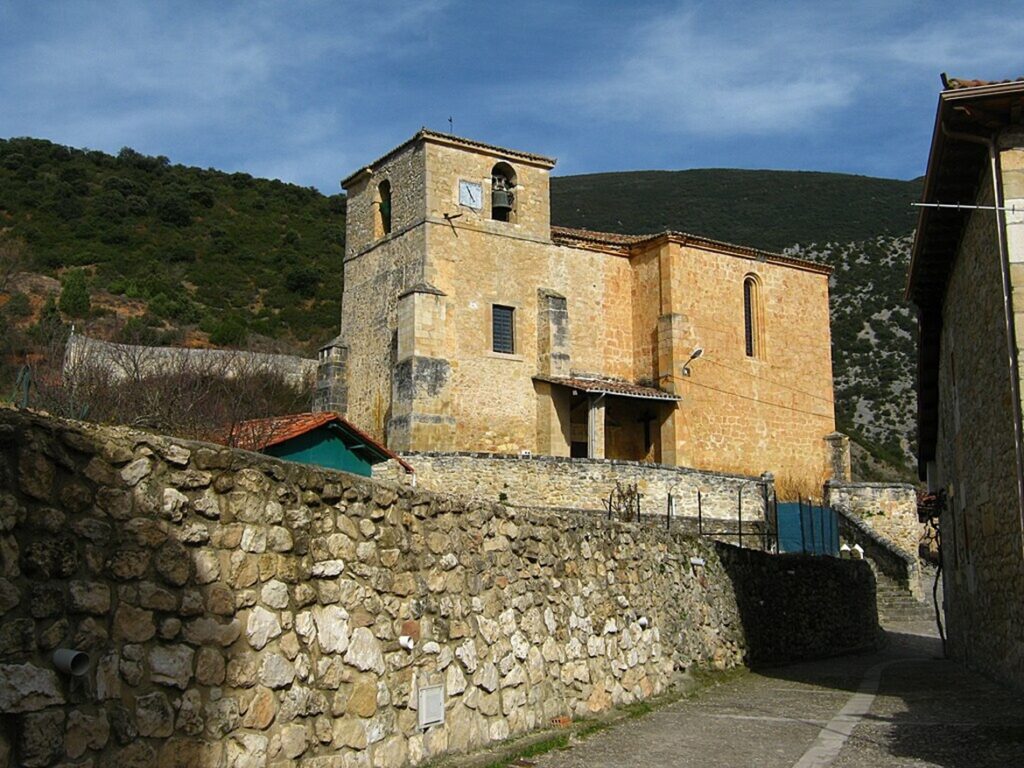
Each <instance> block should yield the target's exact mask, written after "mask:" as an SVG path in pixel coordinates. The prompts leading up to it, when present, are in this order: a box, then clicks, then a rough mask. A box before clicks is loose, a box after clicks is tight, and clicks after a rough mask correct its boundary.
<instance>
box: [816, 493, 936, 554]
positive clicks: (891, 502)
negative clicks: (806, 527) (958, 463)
mask: <svg viewBox="0 0 1024 768" xmlns="http://www.w3.org/2000/svg"><path fill="white" fill-rule="evenodd" d="M825 494H826V503H827V504H828V505H829V506H830V507H832V508H833V509H836V510H838V511H841V512H845V513H846V514H847V515H850V516H851V517H855V518H857V519H858V520H861V521H862V522H863V523H864V524H865V525H866V526H867V527H868V528H870V529H871V530H873V531H874V532H875V533H877V534H878V535H879V536H881V537H882V538H883V539H887V540H888V541H890V542H892V544H893V545H894V546H895V547H896V548H897V549H899V550H900V552H902V553H904V554H906V555H908V556H909V557H912V558H914V559H915V560H916V559H917V557H918V550H919V548H920V544H921V540H922V538H923V537H924V535H925V524H924V523H922V522H921V521H920V520H919V519H918V517H917V491H916V490H915V488H914V486H913V485H910V484H909V483H841V482H836V481H834V480H833V481H830V482H828V483H826V486H825Z"/></svg>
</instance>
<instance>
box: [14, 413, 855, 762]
mask: <svg viewBox="0 0 1024 768" xmlns="http://www.w3.org/2000/svg"><path fill="white" fill-rule="evenodd" d="M732 552H733V550H732V548H722V547H721V546H720V545H715V544H711V543H707V542H698V541H695V540H693V539H690V538H687V537H685V536H682V535H677V534H674V533H666V532H663V531H661V530H659V529H657V528H655V527H653V526H642V525H636V524H623V523H609V522H605V521H602V520H599V519H595V517H594V516H592V515H591V516H588V515H578V516H571V515H567V516H560V515H552V514H545V513H540V512H527V511H525V510H517V509H513V508H508V507H505V506H502V505H498V504H492V503H482V502H476V501H467V500H460V499H458V498H456V497H450V496H438V495H434V494H430V493H425V492H423V491H420V490H416V489H412V488H408V487H399V486H396V485H391V484H386V483H380V482H373V481H369V480H366V479H363V478H357V477H355V476H351V475H346V474H343V473H335V472H329V471H319V470H316V469H314V468H310V467H307V466H304V465H299V464H292V463H287V462H282V461H278V460H274V459H269V458H266V457H262V456H257V455H255V454H249V453H245V452H242V451H233V450H230V449H226V448H221V447H218V446H211V445H205V444H200V443H189V442H183V441H176V440H169V439H166V438H161V437H156V436H152V435H148V434H144V433H139V432H131V431H128V430H122V429H110V428H105V429H101V428H95V427H85V426H83V425H80V424H75V423H71V422H61V421H56V420H53V419H49V418H46V417H43V416H39V415H34V414H27V413H25V412H20V411H14V410H10V409H2V410H0V768H7V767H8V766H14V765H18V766H27V767H28V768H34V767H38V766H51V765H56V764H58V763H59V764H61V765H62V766H67V765H82V766H86V765H88V766H119V767H120V768H135V767H138V768H142V766H153V765H159V766H182V767H184V766H189V767H190V768H204V767H211V768H212V767H217V768H221V767H224V768H228V767H230V768H257V767H260V768H262V767H263V766H300V768H336V767H337V768H347V767H348V766H360V767H362V766H382V767H385V768H387V767H389V766H401V765H406V764H418V763H421V762H423V761H425V760H428V759H430V758H433V757H435V756H437V755H440V754H442V753H445V752H453V751H455V752H458V751H465V750H469V749H472V748H475V747H480V746H484V745H486V744H488V743H491V742H494V741H499V740H502V739H504V738H506V737H508V736H510V735H513V734H518V733H522V732H525V731H528V730H530V729H533V728H536V727H539V726H542V725H546V724H547V723H548V722H549V720H550V718H553V717H556V716H561V715H573V716H577V715H586V714H589V713H594V712H598V711H601V710H603V709H606V708H608V707H610V706H612V705H615V704H623V703H628V702H632V701H636V700H639V699H642V698H644V697H647V696H649V695H652V694H655V693H658V692H659V691H662V690H664V689H665V688H666V687H667V686H668V685H670V684H671V682H672V680H673V678H674V676H675V675H676V674H678V673H680V672H681V671H683V670H685V669H687V668H689V667H691V666H693V665H712V666H715V667H719V668H726V667H730V666H733V665H736V664H739V663H741V662H742V661H743V659H744V657H745V656H747V657H749V658H753V659H759V658H761V656H763V655H764V654H763V653H761V651H759V650H758V648H757V647H752V646H751V644H750V642H749V641H748V640H747V632H746V629H745V627H744V612H745V611H746V610H747V609H746V608H745V607H744V603H745V602H747V601H748V600H746V599H744V598H743V596H744V595H746V596H748V597H749V596H750V595H754V596H756V594H757V592H758V589H759V587H758V584H760V583H762V582H763V581H764V580H772V581H773V582H774V583H775V587H774V588H773V590H771V591H770V593H771V594H781V593H785V594H788V595H789V596H790V599H789V600H788V603H787V604H788V605H789V606H790V607H789V608H787V609H786V611H785V615H786V618H787V621H786V622H784V623H785V624H787V625H788V626H791V629H790V630H786V628H785V627H781V628H779V631H783V630H786V631H795V630H792V627H800V628H801V630H800V631H801V642H802V645H801V646H799V648H800V652H801V653H806V654H808V655H820V654H822V653H827V652H829V651H836V650H845V649H849V648H853V647H858V646H862V645H864V644H865V643H870V642H871V641H872V639H873V637H874V634H873V633H874V630H875V616H874V612H873V600H872V599H871V576H870V572H869V571H868V570H867V568H866V566H864V564H863V563H849V562H843V561H838V560H836V561H830V564H831V567H825V566H822V565H820V564H819V566H818V567H817V569H816V570H815V571H814V572H813V573H812V572H807V573H805V572H804V569H803V567H802V565H801V561H800V560H799V559H797V560H793V559H790V558H786V557H774V558H773V557H771V556H769V555H765V554H762V553H756V552H746V551H744V552H743V553H741V554H739V555H735V554H730V553H732ZM747 574H749V577H748V575H747ZM745 579H747V580H749V579H753V582H751V583H748V584H746V585H741V582H743V581H744V580H745ZM734 585H736V586H734ZM836 594H844V595H846V596H847V597H848V598H851V599H848V600H845V601H843V600H836V599H834V598H835V595H836ZM798 596H799V597H798ZM815 596H817V597H815ZM797 597H798V599H797ZM780 599H781V598H780ZM755 602H756V600H755ZM801 606H802V607H803V608H802V607H801ZM804 609H806V611H807V615H805V616H801V615H800V611H801V610H804ZM812 615H813V621H811V620H810V618H809V617H810V616H812ZM768 631H769V634H770V633H771V632H772V631H774V630H772V628H771V627H768ZM755 636H757V637H758V638H759V639H758V640H757V642H758V643H759V644H761V645H763V646H764V647H765V648H771V647H779V646H786V645H789V642H788V641H785V640H780V639H779V638H778V637H777V636H772V637H769V638H767V639H765V638H764V637H762V636H759V635H755ZM403 638H407V639H408V640H403ZM409 641H411V643H412V648H411V650H409V649H407V648H406V647H405V645H403V642H405V643H406V644H408V642H409ZM759 647H760V646H759ZM60 648H68V649H75V650H78V651H81V652H82V653H84V654H86V655H87V657H88V664H87V668H86V671H85V673H84V675H82V676H81V677H79V678H71V677H69V676H68V675H65V674H63V673H60V672H58V671H57V670H56V669H55V667H54V663H53V653H54V650H55V649H60ZM435 684H439V685H441V686H443V691H444V723H443V724H441V725H435V726H433V727H430V728H428V729H426V730H424V729H421V728H419V727H418V707H419V691H420V689H421V688H425V687H427V686H432V685H435Z"/></svg>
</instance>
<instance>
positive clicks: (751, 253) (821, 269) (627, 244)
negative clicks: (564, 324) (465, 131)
mask: <svg viewBox="0 0 1024 768" xmlns="http://www.w3.org/2000/svg"><path fill="white" fill-rule="evenodd" d="M551 240H552V241H553V242H554V243H556V244H557V245H564V246H568V247H571V248H586V249H589V250H599V251H603V252H606V253H613V254H617V255H621V256H631V255H633V254H634V253H638V252H641V251H646V250H648V249H649V248H651V247H653V246H656V245H659V244H661V243H663V242H671V243H677V244H679V245H694V246H698V247H701V248H706V249H708V250H713V251H718V252H719V253H725V254H728V255H731V256H739V257H741V258H748V259H755V260H757V261H765V262H769V263H772V264H781V265H785V266H789V267H796V268H798V269H805V270H808V271H810V272H817V273H819V274H823V275H830V274H832V267H830V266H828V265H827V264H819V263H817V262H814V261H807V260H806V259H796V258H793V257H791V256H785V255H783V254H781V253H774V252H772V251H764V250H761V249H759V248H750V247H747V246H744V245H735V244H734V243H727V242H724V241H722V240H714V239H712V238H709V237H702V236H700V235H691V234H689V233H687V232H678V231H675V230H668V231H665V232H659V233H656V234H652V235H622V234H617V233H613V232H593V231H590V230H586V229H572V228H569V227H552V228H551Z"/></svg>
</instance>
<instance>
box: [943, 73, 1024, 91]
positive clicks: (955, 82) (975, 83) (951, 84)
mask: <svg viewBox="0 0 1024 768" xmlns="http://www.w3.org/2000/svg"><path fill="white" fill-rule="evenodd" d="M1020 82H1024V77H1011V78H1010V79H1009V80H967V79H964V78H960V77H949V78H947V77H945V76H943V81H942V84H943V85H944V86H945V89H946V90H947V91H957V90H960V89H961V88H981V87H983V86H986V85H1007V84H1008V83H1020Z"/></svg>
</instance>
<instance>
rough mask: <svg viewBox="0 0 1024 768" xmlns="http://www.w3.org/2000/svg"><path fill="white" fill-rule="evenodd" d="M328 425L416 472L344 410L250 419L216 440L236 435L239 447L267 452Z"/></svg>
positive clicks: (235, 442) (224, 440)
mask: <svg viewBox="0 0 1024 768" xmlns="http://www.w3.org/2000/svg"><path fill="white" fill-rule="evenodd" d="M327 424H337V425H338V426H340V427H341V428H342V429H344V430H345V431H346V432H349V433H351V434H352V435H353V436H355V437H357V438H358V439H359V440H362V441H363V443H364V444H366V445H367V446H368V447H370V448H372V449H373V450H375V451H377V452H378V453H380V454H382V455H384V456H386V457H387V458H389V459H394V460H395V461H397V462H398V463H399V464H400V465H401V466H402V467H403V468H404V469H405V471H406V472H414V471H415V470H414V469H413V468H412V466H411V465H410V464H409V463H408V462H407V461H405V459H403V458H401V457H400V456H399V455H398V454H397V453H395V452H394V451H392V450H391V449H390V448H388V447H387V446H386V445H383V444H381V443H380V442H378V441H377V440H375V439H374V438H372V437H371V436H370V435H368V434H367V433H366V432H364V431H363V430H361V429H359V427H357V426H356V425H355V424H353V423H352V422H350V421H349V420H348V419H346V418H345V417H344V416H342V415H341V414H340V413H333V412H330V411H324V412H321V413H292V414H288V415H286V416H271V417H270V418H266V419H250V420H248V421H243V422H240V423H239V424H238V425H236V427H235V429H234V430H233V433H232V435H231V436H225V435H221V436H220V437H218V438H214V439H215V441H216V442H219V443H224V444H227V442H228V441H229V439H231V438H233V440H232V442H233V443H234V445H235V447H236V448H242V449H244V450H247V451H263V450H266V449H267V448H270V447H271V446H273V445H280V444H281V443H284V442H287V441H288V440H292V439H294V438H296V437H299V436H300V435H304V434H306V433H307V432H312V431H313V430H314V429H319V428H320V427H323V426H325V425H327ZM221 438H223V439H221Z"/></svg>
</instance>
